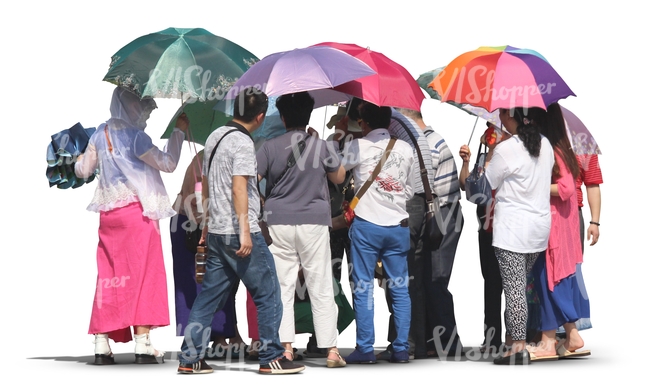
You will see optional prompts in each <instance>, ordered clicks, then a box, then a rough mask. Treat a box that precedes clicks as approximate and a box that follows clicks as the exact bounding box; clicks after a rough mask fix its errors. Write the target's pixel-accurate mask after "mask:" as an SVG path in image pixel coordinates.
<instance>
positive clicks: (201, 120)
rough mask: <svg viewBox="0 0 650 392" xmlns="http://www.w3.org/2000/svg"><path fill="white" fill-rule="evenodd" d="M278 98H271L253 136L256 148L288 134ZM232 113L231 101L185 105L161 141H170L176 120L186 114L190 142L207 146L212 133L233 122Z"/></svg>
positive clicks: (173, 118)
mask: <svg viewBox="0 0 650 392" xmlns="http://www.w3.org/2000/svg"><path fill="white" fill-rule="evenodd" d="M276 98H277V97H269V107H268V109H267V110H266V116H265V117H264V122H263V123H262V125H261V126H260V127H259V128H258V129H257V130H256V131H255V132H253V134H252V136H253V140H254V141H255V145H256V146H258V145H261V144H262V143H264V141H265V140H268V139H272V138H274V137H276V136H279V135H281V134H283V133H285V132H286V129H285V128H284V123H283V122H282V120H281V119H280V113H279V112H278V109H277V108H276V107H275V101H276ZM232 111H233V108H232V101H231V100H221V101H217V102H216V104H215V102H214V101H205V102H200V101H196V102H193V103H185V104H184V105H183V106H181V107H180V108H179V109H178V111H177V112H176V114H174V117H172V119H171V121H169V124H168V125H167V129H166V130H165V133H163V135H162V136H161V139H169V136H170V135H171V134H172V131H173V130H174V126H175V125H176V118H178V116H180V115H181V114H182V113H185V114H186V115H187V117H188V118H189V119H190V132H189V133H190V136H189V141H192V142H195V143H199V144H201V145H205V142H206V140H208V136H210V134H211V133H212V131H214V130H215V129H217V128H219V127H220V126H222V125H225V124H226V123H227V122H228V121H230V120H232V118H233V116H232Z"/></svg>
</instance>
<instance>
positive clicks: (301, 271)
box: [75, 87, 602, 374]
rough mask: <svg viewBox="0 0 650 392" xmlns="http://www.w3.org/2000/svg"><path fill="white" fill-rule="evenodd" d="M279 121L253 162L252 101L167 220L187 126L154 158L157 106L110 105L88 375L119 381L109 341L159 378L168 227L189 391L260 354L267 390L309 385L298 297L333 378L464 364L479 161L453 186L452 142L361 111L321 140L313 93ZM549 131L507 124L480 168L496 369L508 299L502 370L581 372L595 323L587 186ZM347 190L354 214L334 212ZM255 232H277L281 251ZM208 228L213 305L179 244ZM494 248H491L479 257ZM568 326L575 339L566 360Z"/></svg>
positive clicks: (284, 109) (90, 154) (256, 107)
mask: <svg viewBox="0 0 650 392" xmlns="http://www.w3.org/2000/svg"><path fill="white" fill-rule="evenodd" d="M276 106H277V108H278V112H279V114H280V117H281V119H282V122H283V124H284V127H285V129H286V133H284V134H283V135H281V136H278V137H275V138H273V139H269V140H268V141H266V142H265V143H264V144H263V145H262V146H261V147H260V148H258V149H257V150H256V148H255V143H254V142H253V138H252V134H253V132H255V130H257V129H258V128H259V127H260V126H261V125H262V123H263V122H264V119H265V113H266V111H267V108H268V97H267V96H266V95H265V94H264V93H263V92H261V91H259V90H257V89H255V88H252V87H251V88H248V89H244V90H242V91H241V92H240V93H239V95H238V97H237V99H236V100H235V107H234V117H233V120H232V121H230V122H228V123H227V124H225V125H224V126H222V127H220V128H217V129H216V130H215V131H213V132H212V134H211V135H210V136H209V138H208V139H207V141H206V144H205V148H204V150H203V151H202V152H200V153H199V154H197V155H196V156H195V157H194V158H193V160H192V162H191V163H190V165H189V167H188V169H187V171H186V173H185V177H184V180H183V185H182V188H181V191H180V193H179V195H178V198H177V199H176V202H175V203H174V204H173V206H172V203H171V202H170V200H169V197H168V196H167V193H166V191H165V189H164V186H163V183H162V180H161V177H160V172H161V171H163V172H173V171H174V170H175V168H176V166H177V164H178V161H179V158H180V151H181V148H180V147H181V145H182V141H183V140H184V138H185V135H184V134H185V133H187V132H188V129H189V120H188V119H187V117H186V116H185V115H181V116H179V117H178V119H177V120H176V127H175V129H174V131H173V132H172V135H171V136H170V139H169V141H168V142H167V145H166V146H165V148H164V149H162V150H161V149H159V148H158V147H156V146H155V145H153V143H152V141H151V138H149V137H148V136H147V135H146V133H145V132H144V129H145V127H146V121H147V119H148V117H149V114H150V113H151V111H152V110H153V109H155V107H156V106H155V102H154V101H153V99H142V100H141V99H140V98H139V97H137V96H136V95H135V94H133V93H131V92H130V91H129V90H127V89H125V88H123V87H117V88H116V89H115V91H114V94H113V100H112V102H111V118H110V119H109V120H108V121H107V122H106V123H105V124H101V125H100V126H99V127H98V128H97V129H98V132H96V133H95V134H94V135H93V136H92V138H91V140H90V142H89V145H88V148H87V150H86V151H85V153H84V154H83V155H82V156H80V157H79V160H78V162H77V164H76V165H75V172H76V174H77V176H79V177H81V178H84V177H87V176H89V175H90V174H91V173H94V171H95V170H96V169H97V168H99V170H100V173H101V175H100V180H99V183H98V186H97V190H96V191H95V196H94V198H93V200H92V202H91V204H90V206H89V207H88V209H89V210H92V211H96V212H99V213H100V226H99V245H98V251H97V265H98V277H97V289H96V293H95V300H94V304H93V312H92V315H91V323H90V328H89V333H90V334H93V335H94V336H95V364H98V365H103V364H112V363H114V358H113V354H112V351H111V348H110V346H109V339H112V340H114V341H115V342H128V341H130V340H132V336H131V328H133V333H134V335H135V336H134V338H135V342H136V347H135V361H136V363H159V362H162V361H163V358H164V354H165V353H164V352H163V351H161V350H157V349H155V348H154V347H153V345H152V344H151V341H150V339H149V331H150V329H151V328H155V327H159V326H166V325H169V310H168V304H167V283H166V274H165V268H164V263H163V256H162V245H161V240H160V228H159V224H158V222H159V220H160V219H164V218H168V217H173V218H172V224H171V226H170V228H171V237H172V252H173V256H174V284H175V286H176V287H175V293H176V295H175V299H176V303H175V304H176V322H177V325H178V328H177V334H178V335H179V336H183V337H184V339H183V343H182V346H181V352H180V353H179V367H178V372H179V373H183V374H200V373H210V372H212V371H213V369H212V368H211V367H210V365H209V364H208V363H207V362H206V359H207V360H209V359H216V358H217V357H222V356H223V355H225V353H226V352H228V348H229V347H232V348H234V347H237V348H238V351H237V350H235V349H233V350H231V351H230V352H229V355H231V356H235V355H249V358H253V354H254V357H255V358H257V359H259V372H260V373H262V374H287V373H297V372H301V371H303V370H304V369H305V367H304V366H303V365H302V364H300V361H299V359H300V357H301V356H300V355H299V354H297V352H296V349H295V348H294V347H293V342H294V341H295V334H296V332H297V331H296V325H295V314H294V305H295V303H294V302H295V299H296V295H297V294H300V293H299V291H301V290H305V289H306V291H307V292H308V297H309V302H310V305H311V313H312V315H313V331H314V333H313V336H312V337H311V338H310V341H309V344H308V347H307V350H306V351H305V352H304V354H305V355H308V356H314V357H324V358H326V366H327V367H328V368H339V367H345V366H346V365H347V364H357V363H375V362H377V361H378V360H387V361H390V362H394V363H405V362H409V359H410V358H416V359H419V358H427V357H435V356H443V355H447V354H448V353H462V350H463V347H462V344H461V341H460V337H459V335H458V331H457V328H456V320H455V315H454V303H453V296H452V294H451V293H450V292H449V289H448V286H449V282H450V277H451V271H452V267H453V263H454V258H455V253H456V248H457V245H458V242H459V238H460V235H461V232H462V229H463V225H464V219H463V214H462V209H461V205H460V199H461V189H463V188H464V185H465V179H466V178H467V175H468V174H469V164H468V162H469V159H470V153H469V148H468V147H467V146H463V147H461V150H460V156H461V157H462V159H463V167H462V169H461V171H460V173H459V172H457V168H456V164H455V161H454V157H453V155H452V154H451V152H450V150H449V147H448V146H447V144H446V142H445V140H444V139H443V138H442V137H441V135H440V134H439V133H437V132H435V131H434V130H433V129H432V128H431V127H428V126H427V125H426V124H425V123H424V122H423V119H422V115H421V113H420V112H417V111H413V110H404V109H396V108H390V107H379V106H377V105H375V104H373V103H370V102H366V101H362V100H359V99H353V100H351V101H350V102H348V103H347V106H346V108H345V112H344V113H340V115H339V116H338V117H337V120H338V121H336V122H335V124H331V125H335V127H336V132H335V133H334V137H333V138H332V139H331V140H323V139H321V138H319V136H318V133H317V132H316V131H315V130H313V129H312V128H310V127H309V125H308V124H309V119H310V116H311V112H312V110H313V108H314V100H313V98H312V97H311V96H310V94H309V93H308V92H300V93H294V94H287V95H283V96H281V97H279V98H278V100H277V102H276ZM558 110H559V109H558ZM556 115H557V113H555V114H554V108H552V107H550V108H549V110H548V112H546V111H543V110H541V109H539V110H538V109H535V108H531V109H523V108H515V109H512V110H503V111H502V113H501V121H502V122H503V125H504V127H505V129H506V130H507V132H508V133H509V134H510V135H512V136H511V137H510V138H504V139H503V140H502V141H501V142H500V143H498V144H496V145H494V144H493V145H490V146H489V147H490V151H489V153H488V154H487V159H486V161H487V163H486V171H485V178H486V179H487V180H488V181H489V183H490V186H491V187H492V188H493V189H494V190H495V191H494V195H495V197H494V200H495V202H494V209H493V212H491V211H492V208H491V207H484V206H479V207H480V208H483V216H484V217H489V218H488V219H486V221H487V222H489V223H490V225H489V229H488V227H487V226H485V227H484V226H483V225H482V226H481V229H480V230H479V243H480V244H481V268H482V271H483V272H484V277H485V280H486V292H485V301H486V308H485V317H486V341H485V342H484V346H485V348H486V349H487V350H490V349H492V348H493V347H494V345H495V344H496V345H497V346H500V343H501V332H500V329H501V321H500V320H501V319H500V315H496V316H495V309H496V312H497V313H500V300H501V298H500V295H501V287H502V288H503V290H504V291H505V294H506V312H505V321H506V340H505V341H506V344H507V350H506V351H501V352H500V354H499V355H498V356H497V358H496V359H495V363H504V364H505V363H528V362H529V361H532V360H543V359H552V358H557V357H558V356H562V357H569V356H581V355H586V354H588V351H585V350H583V351H580V349H581V348H582V347H583V344H584V343H583V341H582V339H581V338H580V335H579V333H578V327H577V326H576V322H577V321H578V322H579V320H588V318H589V314H588V312H589V310H588V300H586V298H585V296H584V295H582V294H583V292H581V291H580V287H584V282H583V281H582V276H581V271H580V268H579V264H580V262H581V261H582V256H581V252H580V248H578V246H579V245H580V244H579V241H580V233H579V228H578V226H577V225H578V224H579V223H578V213H579V210H578V199H577V198H576V186H575V185H576V181H585V183H586V180H585V175H584V173H585V169H586V168H587V166H585V165H584V164H580V163H579V162H578V159H577V158H576V156H575V155H574V154H573V152H572V150H571V146H570V144H568V139H567V138H566V130H565V129H564V128H563V127H564V126H563V123H562V124H560V122H559V119H558V118H556V117H554V116H556ZM559 115H560V119H561V113H560V114H559ZM333 122H334V121H331V123H333ZM562 132H564V133H563V135H564V137H562ZM592 163H593V161H591V163H590V164H589V165H588V167H589V168H592V166H593V165H592ZM595 165H596V166H597V161H596V162H595ZM590 178H591V177H590ZM590 181H592V182H593V183H597V182H598V181H597V180H594V179H593V178H592V179H591V180H590ZM601 182H602V179H601ZM260 184H264V185H263V191H261V190H260ZM569 185H571V186H569ZM341 188H342V189H343V190H342V196H341V195H338V196H340V197H334V196H333V195H332V194H331V192H332V190H336V191H338V192H341ZM578 189H579V186H578ZM588 189H589V185H588ZM350 190H353V191H350ZM197 192H199V194H198V195H197ZM427 194H433V195H435V198H434V199H433V203H436V208H435V210H436V213H437V214H438V215H439V216H438V219H437V220H436V222H437V224H438V225H439V229H440V230H441V232H442V233H444V236H443V239H442V242H441V243H440V245H439V246H436V247H435V248H434V247H432V246H431V244H430V243H429V241H428V237H427V231H426V215H427V210H428V208H429V206H428V205H427V203H428V202H429V203H430V202H431V200H427V197H426V195H427ZM352 196H354V198H353V199H352V200H350V199H351V197H352ZM592 198H593V199H594V200H595V199H596V196H592V193H590V192H589V190H588V200H589V204H590V207H591V206H592ZM346 199H347V200H346ZM334 201H336V202H335V203H334ZM348 201H349V202H351V203H350V205H349V206H347V207H346V205H347V202H348ZM333 203H334V204H336V205H334V204H333ZM595 204H596V203H595V202H594V206H595ZM596 210H597V211H596ZM339 213H341V216H338V214H339ZM490 214H492V215H490ZM581 217H582V215H580V219H581ZM598 217H599V199H598V208H597V209H596V208H595V207H592V221H591V223H590V225H591V226H594V228H595V231H594V230H593V229H594V228H592V227H591V226H590V229H589V235H590V237H591V238H593V241H592V244H593V243H595V241H597V239H598V230H597V229H598ZM574 221H575V222H574ZM337 222H343V224H342V225H339V224H338V223H337ZM262 224H266V225H268V232H269V234H270V238H271V239H272V241H270V244H268V243H269V241H267V240H268V239H267V238H265V236H264V235H263V232H262V228H263V227H262ZM196 227H202V233H201V240H200V243H202V244H204V245H205V246H206V247H207V263H206V272H205V276H204V278H203V282H202V284H200V285H198V284H196V282H195V281H194V263H193V261H194V254H193V253H192V252H191V251H190V250H189V249H187V246H186V245H185V234H186V230H185V229H187V230H191V229H193V228H196ZM180 228H183V229H180ZM487 234H489V235H490V236H491V237H492V243H487V242H486V240H485V238H486V235H487ZM267 244H268V245H267ZM343 252H345V255H346V258H347V262H348V271H349V284H350V287H351V292H352V297H353V298H352V302H353V304H354V316H355V321H356V341H357V344H356V348H355V350H354V351H353V352H352V353H351V354H350V355H349V356H347V357H346V358H343V357H342V356H341V354H340V352H339V350H338V347H337V338H338V333H340V330H339V329H338V321H339V310H338V305H337V302H336V301H335V294H336V291H337V290H338V289H339V285H340V280H341V273H340V271H341V265H340V259H341V258H342V255H343ZM484 258H485V259H486V260H484ZM487 258H496V260H497V261H498V268H499V270H500V273H499V274H498V276H497V275H496V274H495V273H493V272H492V273H491V275H490V276H491V277H490V279H488V277H487V275H486V271H487V270H492V271H494V269H495V265H494V262H490V261H489V260H487ZM533 267H534V268H533ZM531 270H532V271H533V272H532V274H533V275H534V279H535V280H534V281H535V289H536V290H537V291H538V294H539V295H538V296H539V298H540V301H539V306H538V307H537V308H535V309H538V311H539V313H540V315H541V316H540V320H541V323H540V325H537V326H532V327H531V326H530V325H528V301H527V298H526V283H527V275H528V272H530V271H531ZM497 278H498V279H500V280H499V287H498V288H497V287H496V283H495V282H496V280H497ZM376 279H379V282H380V287H382V288H383V289H384V290H385V297H386V301H387V305H388V309H389V310H390V313H391V315H390V320H389V334H388V340H389V341H390V345H389V346H388V347H387V349H386V350H385V351H382V352H380V353H379V354H377V355H375V353H374V342H375V334H374V321H373V319H374V299H373V295H374V287H375V284H376V282H375V280H376ZM488 280H490V282H489V285H490V286H491V288H490V290H491V293H492V294H490V296H488V291H489V290H488ZM240 282H241V283H243V284H244V286H245V289H246V291H247V298H248V301H247V307H246V309H247V317H248V324H249V331H248V332H249V336H250V337H251V338H252V339H253V341H254V343H253V342H252V343H251V346H250V347H249V346H248V345H246V344H244V342H243V339H242V337H241V335H240V333H239V330H238V328H237V316H236V312H235V295H236V292H237V290H238V287H239V284H240ZM501 282H503V283H502V284H501ZM497 291H498V301H499V305H498V306H495V305H494V302H495V301H496V295H495V294H496V292H497ZM302 294H304V293H302ZM488 301H492V304H491V305H490V311H489V313H490V315H488ZM488 319H489V320H490V321H489V323H488ZM495 320H498V321H495ZM556 324H557V325H556ZM492 326H493V327H494V328H497V327H498V330H497V335H496V336H495V335H494V332H492V334H493V335H492V336H495V339H494V340H490V338H489V336H488V335H489V334H488V333H487V331H488V330H489V329H491V327H492ZM560 326H562V327H563V328H564V330H563V331H562V333H563V334H565V335H566V338H565V339H564V340H562V341H560V343H559V344H556V329H557V328H558V327H560ZM578 326H580V323H578ZM531 328H533V329H536V330H539V331H541V338H538V340H537V341H538V342H539V344H538V345H536V346H535V347H534V348H532V347H531V346H527V345H526V342H527V340H530V339H527V337H526V334H527V332H528V331H529V330H530V329H531ZM298 332H299V331H298ZM226 339H229V341H228V342H226ZM211 342H212V347H210V343H211ZM556 345H557V347H556ZM527 347H528V348H527Z"/></svg>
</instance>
